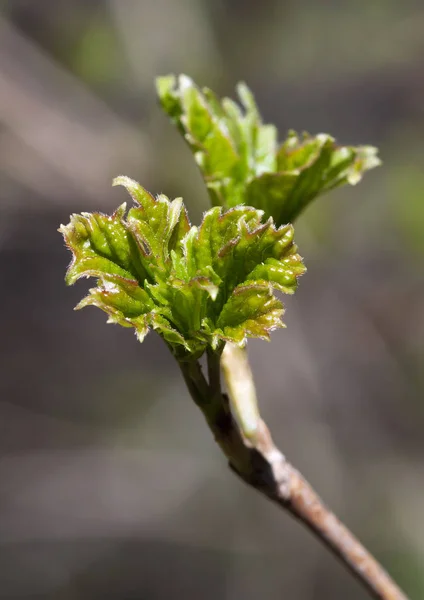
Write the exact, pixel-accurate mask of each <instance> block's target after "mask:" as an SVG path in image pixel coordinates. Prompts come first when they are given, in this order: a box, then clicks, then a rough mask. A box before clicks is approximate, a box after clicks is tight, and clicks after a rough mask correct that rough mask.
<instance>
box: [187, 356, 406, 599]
mask: <svg viewBox="0 0 424 600" xmlns="http://www.w3.org/2000/svg"><path fill="white" fill-rule="evenodd" d="M219 360H220V357H219V354H216V355H214V354H213V353H212V352H210V353H209V354H208V373H209V378H211V377H212V379H213V380H212V381H211V380H210V381H209V382H207V381H206V379H205V377H204V375H203V373H202V369H201V367H200V365H199V363H198V362H197V361H189V362H181V363H179V364H180V368H181V371H182V373H183V376H184V379H185V381H186V383H187V385H188V388H189V391H190V394H191V396H192V398H193V400H194V401H195V403H196V404H197V405H198V406H199V408H200V409H201V410H202V412H203V414H204V416H205V418H206V421H207V423H208V425H209V427H210V429H211V430H212V433H213V434H214V437H215V439H216V441H217V443H218V444H219V446H220V447H221V449H222V451H223V452H224V454H225V456H226V457H227V459H228V461H229V464H230V467H231V468H232V470H233V471H235V472H236V473H237V475H239V477H241V479H243V481H245V482H246V483H247V484H248V485H250V486H252V487H253V488H255V489H256V490H258V491H260V492H261V493H262V494H264V495H265V496H267V497H268V498H270V499H271V500H273V501H274V502H275V503H277V504H278V505H279V506H281V507H283V508H284V509H286V510H287V511H289V512H290V513H291V514H292V515H293V516H294V517H296V519H298V520H299V521H301V522H302V523H303V524H304V525H306V527H308V529H310V530H311V531H312V532H313V533H314V534H315V535H316V536H317V538H318V539H319V540H320V541H321V542H323V543H324V544H325V545H326V546H327V547H328V548H329V549H330V550H331V551H332V552H333V553H334V554H335V555H336V556H337V557H338V558H339V559H340V560H341V562H342V563H343V564H344V565H345V566H346V567H347V568H348V569H349V570H350V571H351V573H353V574H354V575H355V577H356V578H357V579H358V580H359V581H360V582H361V583H362V585H363V586H364V587H365V588H366V589H367V590H368V592H369V593H370V594H371V596H372V597H374V598H378V599H380V600H407V596H406V595H405V594H404V593H403V592H402V591H401V590H400V588H399V587H398V586H397V585H396V583H395V582H394V581H393V580H392V579H391V577H390V576H389V575H388V573H387V572H386V571H385V570H384V569H383V567H382V566H381V565H380V564H379V563H378V562H377V561H376V559H375V558H374V557H373V556H372V555H371V554H370V553H369V552H368V551H367V550H366V549H365V548H364V547H363V545H362V544H361V543H360V542H359V540H357V539H356V538H355V536H354V535H353V534H352V533H351V532H350V531H349V530H348V529H347V527H345V525H343V524H342V523H341V522H340V521H339V519H337V517H336V516H335V515H334V514H333V513H332V512H331V511H330V510H329V509H328V508H327V507H326V506H325V505H324V503H323V502H322V500H321V499H320V498H319V496H318V495H317V494H316V493H315V491H314V490H313V489H312V487H311V486H310V485H309V483H308V482H307V481H306V480H305V479H304V478H303V477H302V475H301V474H300V473H299V472H298V471H297V470H296V469H295V468H294V467H293V466H292V465H291V464H290V463H289V462H288V461H287V460H286V458H285V457H284V455H283V454H282V453H281V452H280V451H279V450H278V448H277V447H276V446H275V444H274V442H273V441H272V438H271V435H270V432H269V430H268V428H267V426H266V424H265V423H264V421H263V420H262V419H259V423H258V430H257V435H255V437H254V439H253V440H252V439H251V440H248V439H247V438H246V437H244V436H243V434H242V433H241V431H240V428H239V426H238V425H237V422H236V421H235V419H234V417H233V415H232V413H231V410H230V406H229V402H228V398H227V396H226V395H225V394H223V393H222V392H221V391H220V380H219V368H217V364H218V365H219ZM227 360H231V357H230V358H228V356H227ZM226 367H227V370H228V368H229V365H228V364H227V365H226ZM239 367H240V365H237V367H236V366H235V368H239ZM246 376H250V374H249V373H246Z"/></svg>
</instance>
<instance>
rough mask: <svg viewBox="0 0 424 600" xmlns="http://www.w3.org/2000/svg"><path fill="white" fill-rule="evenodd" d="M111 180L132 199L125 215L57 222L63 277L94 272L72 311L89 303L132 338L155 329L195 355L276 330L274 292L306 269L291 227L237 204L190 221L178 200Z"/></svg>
mask: <svg viewBox="0 0 424 600" xmlns="http://www.w3.org/2000/svg"><path fill="white" fill-rule="evenodd" d="M115 184H122V185H124V186H125V187H126V188H127V190H128V191H129V192H130V194H131V196H132V197H133V199H134V202H135V206H134V207H132V208H131V209H130V210H129V211H128V212H127V213H126V212H125V205H123V206H122V207H120V208H119V209H118V210H117V211H116V212H115V213H114V214H113V215H111V216H106V215H99V214H87V213H84V214H83V215H73V216H72V217H71V222H70V223H69V225H67V226H63V225H62V226H61V228H60V231H61V233H62V234H63V236H64V238H65V241H66V244H67V246H68V247H69V249H70V250H71V251H72V253H73V258H72V262H71V265H70V266H69V269H68V273H67V277H66V280H67V282H68V283H69V284H72V283H74V282H75V280H76V279H78V278H79V277H83V276H86V277H95V278H97V286H96V287H95V288H93V289H91V290H90V291H89V294H88V295H87V297H86V298H84V299H83V300H82V301H81V302H80V304H79V305H78V306H77V308H82V307H84V306H88V305H93V306H97V307H98V308H100V309H102V310H103V311H104V312H106V313H107V315H108V317H109V319H108V321H109V322H112V323H118V324H120V325H122V326H124V327H133V328H134V329H135V331H136V334H137V337H138V339H139V340H140V341H142V340H143V339H144V336H145V335H146V333H147V332H148V330H149V329H154V330H156V331H157V332H158V333H159V335H161V336H162V337H163V338H164V339H165V340H166V341H167V343H168V344H170V345H171V346H172V347H173V348H174V350H175V351H176V352H178V348H180V349H182V350H183V351H185V352H189V353H191V354H196V355H199V354H201V353H202V352H203V351H204V350H205V348H206V347H207V346H208V345H211V346H213V347H216V346H217V345H218V344H219V343H220V341H221V340H223V341H228V340H230V341H233V342H235V343H238V344H244V343H245V341H246V338H247V337H261V338H265V339H268V338H269V333H270V331H271V330H273V329H275V328H276V327H281V326H282V322H281V316H282V314H283V306H282V304H281V302H280V301H279V300H278V299H277V298H275V296H274V295H273V290H274V289H278V290H280V291H283V292H286V293H293V292H294V290H295V289H296V286H297V278H298V277H299V275H301V274H302V273H303V272H304V270H305V268H304V266H303V263H302V260H301V258H300V256H299V255H298V254H297V248H296V246H295V244H294V242H293V227H292V226H291V225H286V226H283V227H280V228H276V227H275V225H274V223H273V221H272V219H268V220H267V221H263V212H262V211H259V210H256V209H254V208H252V207H242V206H239V207H236V208H233V209H230V210H228V211H224V210H223V209H222V208H221V207H215V208H212V209H210V210H209V211H207V212H206V213H205V215H204V218H203V221H202V223H201V224H200V226H199V227H191V226H190V224H189V221H188V218H187V213H186V211H185V208H184V206H183V204H182V200H181V199H177V200H174V201H172V202H170V201H169V200H168V198H166V197H165V196H159V197H157V198H154V197H153V196H152V195H151V194H149V193H148V192H146V191H145V190H144V189H143V188H142V187H141V186H140V185H139V184H138V183H136V182H135V181H133V180H131V179H129V178H126V177H119V178H117V179H116V180H115Z"/></svg>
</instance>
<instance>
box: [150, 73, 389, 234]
mask: <svg viewBox="0 0 424 600" xmlns="http://www.w3.org/2000/svg"><path fill="white" fill-rule="evenodd" d="M237 91H238V95H239V98H240V101H241V105H242V106H241V107H240V106H239V105H238V104H236V103H235V102H234V101H233V100H230V99H229V98H223V99H222V100H219V99H218V98H217V97H216V96H215V95H214V94H213V93H212V92H211V91H210V90H208V89H207V88H204V89H202V90H200V89H199V88H198V87H197V86H196V85H195V84H194V83H193V81H192V80H191V79H190V78H189V77H187V76H185V75H181V76H179V77H178V78H177V77H175V76H173V75H169V76H167V77H159V78H158V79H157V92H158V96H159V99H160V102H161V104H162V107H163V109H164V110H165V112H166V113H167V114H168V115H169V116H170V117H171V119H172V121H173V122H174V123H175V124H176V125H177V127H178V129H179V130H180V132H181V133H182V134H183V135H184V137H185V139H186V141H187V142H188V144H189V146H190V148H191V150H192V152H193V154H194V157H195V160H196V162H197V164H198V165H199V168H200V170H201V172H202V174H203V177H204V179H205V183H206V185H207V188H208V191H209V195H210V198H211V201H212V204H213V205H214V206H216V205H218V206H223V207H225V208H230V207H234V206H237V205H239V204H245V205H250V206H253V207H255V208H259V209H261V210H263V211H264V213H265V215H266V217H270V216H272V217H273V219H274V221H275V223H276V224H277V225H280V224H282V223H288V222H293V221H294V220H295V219H296V218H297V217H298V215H299V214H300V213H301V212H302V211H303V209H304V208H305V207H306V206H307V205H308V204H309V203H310V202H311V201H312V200H313V199H314V198H316V197H317V196H319V195H321V194H323V193H325V192H328V191H329V190H331V189H333V188H335V187H338V186H341V185H344V184H347V183H349V184H351V185H355V184H356V183H358V182H359V181H360V180H361V178H362V175H363V174H364V173H365V172H366V171H367V170H369V169H372V168H374V167H376V166H377V165H379V164H380V161H379V159H378V158H377V150H376V149H375V148H373V147H371V146H359V147H353V146H337V145H336V143H335V140H334V139H333V138H332V137H331V136H328V135H324V134H319V135H316V136H310V135H309V134H304V135H303V136H298V135H297V134H296V133H295V132H289V134H288V137H287V139H286V140H285V142H283V143H282V144H281V145H280V146H279V145H278V142H277V130H276V128H275V127H274V126H273V125H266V124H263V122H262V119H261V116H260V114H259V111H258V108H257V106H256V103H255V100H254V97H253V95H252V93H251V91H250V90H249V88H248V87H247V86H246V85H245V84H243V83H240V84H239V85H238V86H237Z"/></svg>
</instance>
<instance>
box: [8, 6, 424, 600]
mask: <svg viewBox="0 0 424 600" xmlns="http://www.w3.org/2000/svg"><path fill="white" fill-rule="evenodd" d="M170 72H176V73H181V72H183V73H186V74H188V75H190V76H192V77H193V78H194V79H195V80H196V81H197V82H198V83H199V84H200V85H207V86H209V87H211V88H213V89H214V90H216V92H217V93H219V94H227V95H234V87H235V84H236V82H237V81H239V80H241V79H243V80H245V81H246V82H247V83H248V84H249V86H250V87H251V88H252V90H253V91H254V93H255V95H256V98H257V101H258V103H259V106H260V108H261V110H262V113H263V115H264V118H265V120H266V121H268V122H275V123H276V124H277V125H278V127H279V130H280V132H281V137H282V138H283V137H284V136H285V132H286V130H287V129H289V128H295V129H299V130H305V129H306V130H309V131H310V132H311V133H318V132H327V133H331V134H332V135H334V136H336V137H337V139H338V140H339V141H340V143H343V144H358V143H368V144H372V145H376V146H378V147H380V149H381V156H382V159H383V161H384V165H383V167H382V168H379V169H377V170H375V171H372V172H371V173H370V174H368V175H366V177H365V180H364V182H363V183H361V184H360V185H359V187H357V188H350V189H346V190H345V189H343V190H341V191H335V192H333V193H332V194H331V195H330V196H329V197H326V198H322V199H320V200H318V201H317V202H316V204H315V205H314V206H313V207H311V208H310V209H308V211H307V213H306V214H305V216H304V218H302V219H301V220H300V223H299V225H298V227H297V242H298V244H299V247H300V251H301V254H302V255H303V256H304V257H305V259H306V264H307V266H308V273H307V275H306V276H305V277H303V278H302V281H301V285H300V288H299V291H298V293H297V294H296V296H295V298H289V299H287V302H286V304H287V313H286V323H287V325H288V328H287V329H286V330H283V331H280V332H276V333H275V334H274V335H273V341H272V344H268V345H267V344H266V343H264V342H259V343H250V344H249V353H250V354H251V357H252V361H253V364H254V371H255V375H256V377H257V382H258V387H259V390H260V401H261V409H262V412H263V415H264V417H265V418H266V420H268V422H269V423H270V424H271V426H272V430H273V434H274V437H275V440H276V441H277V442H278V444H279V445H280V447H281V448H282V449H283V451H284V452H285V453H286V454H287V455H288V456H289V458H290V459H291V460H292V461H293V463H294V464H295V465H297V466H298V467H299V468H300V470H302V471H303V472H304V474H305V475H306V476H307V478H308V479H309V480H310V481H311V482H312V483H313V485H314V486H315V487H316V488H317V489H318V491H319V493H320V494H321V495H322V496H323V498H324V499H325V500H326V501H327V502H328V504H329V505H330V506H331V507H332V508H333V509H334V510H335V511H336V513H338V515H339V516H341V517H342V518H343V519H344V520H345V521H346V522H347V524H348V525H349V526H350V527H351V528H352V529H353V530H354V531H355V532H356V533H357V534H358V536H359V537H360V538H361V539H362V540H363V541H364V542H365V543H366V544H367V545H368V546H369V548H370V549H371V550H372V551H373V552H374V553H375V554H376V556H377V557H378V558H379V559H380V560H381V561H382V562H383V563H384V565H385V566H386V567H387V568H388V569H389V571H390V572H391V573H392V574H393V575H394V577H395V578H396V579H397V580H398V581H399V583H400V584H401V585H403V586H404V588H405V590H406V591H407V593H408V595H410V597H411V598H413V599H419V598H424V399H423V395H424V394H423V392H424V374H423V368H422V365H423V359H424V302H423V301H424V269H423V261H424V235H423V231H424V198H423V190H424V161H423V156H424V152H423V147H424V77H423V73H424V3H423V2H422V0H404V1H403V2H395V1H394V0H384V1H383V0H368V1H366V2H365V1H361V2H348V1H346V0H344V1H341V0H339V1H338V2H334V1H331V0H320V2H316V1H314V0H305V1H303V2H294V1H292V0H289V1H281V0H280V1H278V0H262V2H257V1H256V0H145V1H143V0H138V1H137V0H119V1H118V0H91V1H90V2H87V1H86V0H72V1H71V0H44V1H43V2H41V1H38V2H36V1H34V0H33V1H30V0H26V1H25V0H9V1H7V0H2V1H1V2H0V121H1V127H0V178H1V186H0V262H1V265H0V281H1V284H0V285H1V294H0V306H1V310H0V332H1V340H2V350H1V363H0V364H1V377H0V453H1V456H0V597H1V598H2V599H3V598H4V599H12V598H13V599H14V598H22V599H32V598H35V599H44V598H45V599H59V600H62V599H63V600H86V599H87V600H91V599H93V600H97V599H98V600H100V599H102V600H103V599H106V600H115V599H116V600H118V599H123V600H153V599H154V600H161V599H165V598H177V599H179V598H182V599H183V598H184V599H185V598H191V597H193V598H204V599H206V600H208V599H211V600H212V599H214V600H215V599H216V598H225V599H228V600H238V599H241V598H243V600H250V599H252V600H253V599H257V598H266V599H267V600H268V599H269V600H273V599H275V600H276V599H277V598H278V599H280V598H288V599H296V600H321V599H328V598H334V599H341V598H343V599H344V600H356V599H357V600H360V599H364V600H365V599H366V598H367V597H368V596H367V595H366V594H365V592H363V591H362V589H361V588H360V586H359V584H358V583H356V581H354V580H353V579H352V578H351V576H350V575H348V574H347V573H345V571H344V570H343V568H342V567H341V566H340V565H339V564H338V563H337V562H336V561H335V560H334V559H333V557H332V556H330V555H329V554H328V552H327V551H326V550H325V549H323V548H322V547H321V546H320V545H319V544H318V542H317V541H316V540H315V539H314V538H312V536H311V535H310V534H309V533H308V532H307V531H306V530H304V529H303V528H302V526H300V525H299V524H297V523H295V522H294V521H292V520H291V518H290V517H289V516H287V515H285V514H283V513H281V512H280V511H279V510H278V509H277V508H276V507H274V506H272V505H271V504H270V503H268V502H267V501H265V500H264V499H263V498H262V497H260V496H259V495H257V494H256V493H254V492H253V491H251V490H250V489H248V488H247V487H245V486H244V485H243V484H242V483H241V482H239V481H238V480H237V479H236V478H235V477H234V476H233V475H232V474H231V473H230V471H229V470H228V469H227V468H226V465H225V462H224V460H223V458H222V456H221V455H220V452H219V451H218V449H217V448H216V447H215V445H214V442H213V440H212V439H211V436H210V434H209V431H208V430H207V427H206V425H205V424H204V422H203V420H202V417H201V415H200V414H199V413H198V411H197V409H196V408H195V406H194V405H193V403H192V402H191V401H190V399H189V397H188V394H187V392H186V390H185V389H184V386H183V382H182V380H181V377H180V374H179V372H178V370H177V368H176V365H175V364H174V363H173V359H172V357H171V356H169V355H168V354H167V351H166V348H165V347H164V345H163V344H162V342H161V340H160V339H159V338H158V337H157V336H155V335H154V334H150V335H149V336H148V338H147V340H146V341H145V343H144V344H143V345H140V344H139V343H138V342H137V341H136V338H135V336H134V335H131V332H130V331H129V330H123V329H121V328H119V327H116V326H115V327H113V326H106V325H105V321H106V317H105V315H104V314H103V313H101V312H100V311H97V310H92V309H87V310H84V311H81V312H73V310H72V309H73V307H74V305H75V304H76V303H77V301H78V300H79V299H80V298H81V297H82V296H83V295H84V293H85V290H86V289H87V288H88V287H89V282H86V281H84V282H81V283H79V284H78V285H76V286H75V287H72V288H66V287H65V284H64V274H65V269H66V266H67V264H68V262H69V260H70V255H69V253H68V252H67V250H66V249H65V248H64V247H63V242H62V239H61V236H60V235H59V234H58V233H57V231H56V230H57V227H58V226H59V225H60V224H61V223H67V222H68V220H69V214H70V213H71V212H73V211H78V212H79V211H92V210H100V211H104V212H108V211H111V210H113V209H114V208H115V207H116V206H117V205H118V204H119V203H121V202H123V201H124V200H125V199H126V198H125V192H124V190H122V189H117V188H114V189H112V188H111V181H112V178H113V177H114V176H116V175H118V174H121V173H122V174H126V175H129V176H131V177H133V178H135V179H137V180H139V181H140V182H141V183H142V184H143V185H144V186H146V187H147V188H148V189H150V190H151V191H152V192H155V193H159V192H164V193H166V194H167V195H168V196H171V197H175V196H179V195H182V196H183V197H184V198H185V200H186V202H187V205H188V206H189V209H190V215H191V219H192V222H194V223H196V222H198V220H199V219H200V217H201V215H202V211H204V210H205V209H206V208H207V206H208V201H207V196H206V193H205V190H204V188H203V184H202V181H201V178H200V175H199V173H198V172H197V169H196V167H195V165H194V162H193V160H192V158H191V155H190V152H189V150H188V148H186V146H185V145H184V142H183V141H182V140H181V138H180V137H179V135H178V134H177V132H176V130H175V129H174V128H173V126H171V124H170V123H169V122H168V120H167V118H166V117H165V115H164V114H162V112H161V110H160V109H159V107H158V106H157V103H156V98H155V91H154V81H153V80H154V77H155V76H156V75H159V74H167V73H170Z"/></svg>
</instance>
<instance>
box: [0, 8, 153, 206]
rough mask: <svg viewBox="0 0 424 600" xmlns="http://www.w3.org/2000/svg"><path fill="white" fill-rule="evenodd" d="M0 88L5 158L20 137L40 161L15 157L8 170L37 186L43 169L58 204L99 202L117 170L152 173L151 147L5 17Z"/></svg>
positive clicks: (0, 144) (0, 23)
mask: <svg viewBox="0 0 424 600" xmlns="http://www.w3.org/2000/svg"><path fill="white" fill-rule="evenodd" d="M0 88H1V94H0V122H1V123H3V124H4V125H5V126H6V129H5V133H3V134H2V137H1V138H0V152H1V154H3V155H4V154H8V153H9V148H10V146H11V144H10V142H11V140H13V139H14V138H15V139H18V140H19V141H20V142H21V145H22V146H23V147H24V148H25V149H26V151H27V153H28V152H30V153H32V154H33V155H34V159H35V162H34V164H33V165H32V166H30V165H29V164H28V161H24V162H23V164H21V162H20V160H19V154H18V155H16V156H14V155H13V153H12V154H8V160H7V161H6V162H5V163H4V165H3V168H4V169H6V171H7V172H8V173H9V175H11V176H12V177H13V178H15V179H16V178H17V179H22V183H24V185H28V184H31V182H33V181H34V168H35V166H34V165H39V169H38V173H37V174H36V176H37V177H38V178H40V179H47V178H50V179H51V180H53V182H54V186H53V187H54V188H55V190H56V192H55V194H54V195H53V199H54V200H56V201H57V200H58V199H60V198H63V197H64V198H67V199H69V198H70V197H72V195H71V194H69V190H75V191H78V192H80V193H83V194H84V195H86V196H90V197H91V198H94V199H97V200H98V199H99V189H103V188H104V185H105V183H104V182H105V181H108V180H111V179H112V176H113V175H114V174H115V173H116V172H117V171H119V170H120V168H119V164H124V163H125V164H126V166H127V167H128V164H130V165H131V164H133V165H134V167H136V168H137V170H138V171H139V170H140V168H142V169H143V170H144V169H145V168H146V164H147V161H148V158H149V157H148V153H147V151H146V148H147V143H146V141H145V140H144V139H143V136H142V135H141V134H139V132H136V133H135V130H134V127H133V126H132V124H131V123H130V122H126V121H125V119H123V118H121V117H120V116H118V115H116V114H115V113H114V112H113V110H111V109H110V108H109V107H108V106H107V104H106V103H104V102H103V101H102V100H101V99H100V98H98V97H96V96H95V95H94V94H93V93H92V92H90V91H89V90H88V89H87V88H85V87H84V85H83V84H82V83H81V82H80V81H79V80H78V79H77V78H76V77H74V76H73V75H72V74H71V73H69V72H68V71H66V70H65V69H64V68H63V67H61V66H60V65H59V64H57V63H56V62H55V61H54V60H53V59H52V58H51V57H49V56H48V54H47V53H45V52H44V51H43V50H42V49H41V48H40V47H38V46H37V45H36V44H35V43H33V42H32V41H30V40H29V39H28V38H26V37H25V36H24V35H22V34H21V33H20V32H19V31H18V30H17V29H16V28H15V27H14V26H13V25H12V24H11V23H9V22H8V21H7V20H6V19H4V18H2V17H0ZM13 145H14V146H16V143H14V144H13ZM15 163H17V164H15ZM19 170H23V171H24V173H23V175H22V177H20V175H19ZM37 187H38V186H37ZM63 187H65V189H66V193H65V195H64V194H63ZM41 188H42V189H43V190H44V192H47V191H48V190H49V186H47V188H46V186H45V185H42V186H41ZM102 196H103V195H102ZM103 201H104V198H103Z"/></svg>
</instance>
